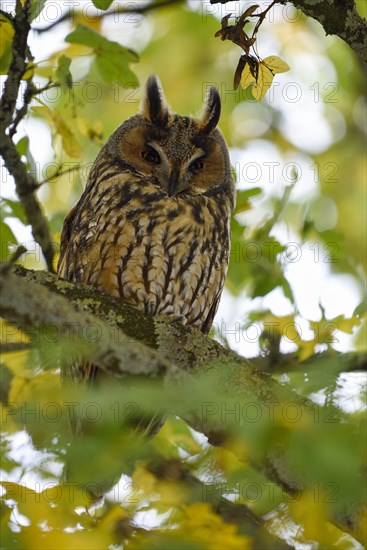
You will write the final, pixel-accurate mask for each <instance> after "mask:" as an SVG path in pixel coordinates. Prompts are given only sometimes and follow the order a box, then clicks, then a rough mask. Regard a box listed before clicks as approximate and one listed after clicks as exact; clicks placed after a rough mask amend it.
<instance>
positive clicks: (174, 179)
mask: <svg viewBox="0 0 367 550" xmlns="http://www.w3.org/2000/svg"><path fill="white" fill-rule="evenodd" d="M165 187H166V191H167V195H168V196H169V197H172V196H173V195H176V193H177V191H179V180H178V172H176V170H175V171H174V172H172V174H171V176H170V178H169V180H168V182H167V183H166V186H165Z"/></svg>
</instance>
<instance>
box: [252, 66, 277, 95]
mask: <svg viewBox="0 0 367 550" xmlns="http://www.w3.org/2000/svg"><path fill="white" fill-rule="evenodd" d="M273 78H274V74H273V73H272V72H271V70H270V69H268V67H267V66H266V65H264V62H263V61H260V63H259V73H258V75H257V81H256V84H255V86H254V87H253V88H252V95H253V96H254V98H255V99H257V101H260V100H261V99H262V98H263V97H264V95H265V94H266V92H267V91H268V90H269V88H270V86H271V84H272V82H273Z"/></svg>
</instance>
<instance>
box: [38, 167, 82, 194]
mask: <svg viewBox="0 0 367 550" xmlns="http://www.w3.org/2000/svg"><path fill="white" fill-rule="evenodd" d="M74 170H76V171H79V170H80V164H78V165H77V166H72V167H71V168H65V170H62V169H61V166H59V167H58V168H57V170H56V172H54V173H53V174H51V176H49V177H48V178H45V179H44V180H43V181H41V182H40V183H38V184H37V186H36V189H39V188H40V187H42V185H44V184H45V183H48V182H49V181H52V180H54V179H55V178H58V177H60V176H64V175H65V174H69V173H70V172H74Z"/></svg>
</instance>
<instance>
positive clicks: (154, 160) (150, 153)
mask: <svg viewBox="0 0 367 550" xmlns="http://www.w3.org/2000/svg"><path fill="white" fill-rule="evenodd" d="M141 156H142V157H143V159H144V160H146V161H147V162H150V163H151V164H159V163H160V162H161V159H160V157H159V155H158V153H157V151H155V150H154V149H153V147H147V148H146V149H144V151H142V152H141Z"/></svg>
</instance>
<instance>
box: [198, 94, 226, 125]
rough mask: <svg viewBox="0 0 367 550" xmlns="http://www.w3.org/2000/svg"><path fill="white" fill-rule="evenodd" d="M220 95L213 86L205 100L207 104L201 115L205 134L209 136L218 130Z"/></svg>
mask: <svg viewBox="0 0 367 550" xmlns="http://www.w3.org/2000/svg"><path fill="white" fill-rule="evenodd" d="M220 108H221V103H220V95H219V92H218V90H217V88H216V87H215V86H211V87H210V88H209V90H208V92H207V95H206V98H205V104H204V108H203V111H202V113H201V117H200V122H201V127H202V130H203V132H204V133H206V134H209V132H211V131H212V130H214V128H216V126H217V124H218V122H219V117H220Z"/></svg>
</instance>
